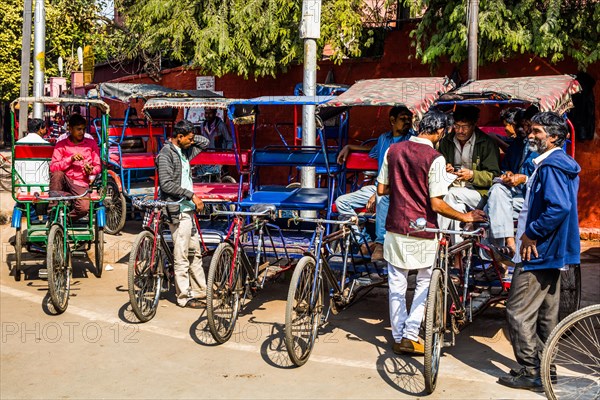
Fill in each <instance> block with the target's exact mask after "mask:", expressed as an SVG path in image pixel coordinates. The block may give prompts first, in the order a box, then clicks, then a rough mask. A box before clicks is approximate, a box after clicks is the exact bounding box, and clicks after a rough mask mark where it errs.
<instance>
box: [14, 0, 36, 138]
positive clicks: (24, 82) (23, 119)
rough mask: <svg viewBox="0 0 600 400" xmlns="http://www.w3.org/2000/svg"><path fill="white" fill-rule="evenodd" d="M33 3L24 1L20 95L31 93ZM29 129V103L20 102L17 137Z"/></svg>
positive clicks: (27, 0)
mask: <svg viewBox="0 0 600 400" xmlns="http://www.w3.org/2000/svg"><path fill="white" fill-rule="evenodd" d="M31 3H32V0H25V1H24V3H23V38H22V41H21V49H22V50H21V89H20V92H19V96H20V97H27V96H28V95H29V63H30V62H31V14H32V12H31ZM26 130H27V103H21V104H19V131H18V132H15V135H16V136H15V139H19V138H21V137H22V136H23V133H24V132H25V131H26Z"/></svg>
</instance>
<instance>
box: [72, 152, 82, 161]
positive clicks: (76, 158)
mask: <svg viewBox="0 0 600 400" xmlns="http://www.w3.org/2000/svg"><path fill="white" fill-rule="evenodd" d="M81 160H83V156H82V155H81V154H79V153H77V154H73V157H71V161H81Z"/></svg>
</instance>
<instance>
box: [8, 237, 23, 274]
mask: <svg viewBox="0 0 600 400" xmlns="http://www.w3.org/2000/svg"><path fill="white" fill-rule="evenodd" d="M22 261H23V232H21V228H18V229H17V230H16V231H15V266H14V267H13V268H12V271H11V272H12V274H13V277H14V278H15V282H19V281H20V280H21V274H22V271H21V262H22Z"/></svg>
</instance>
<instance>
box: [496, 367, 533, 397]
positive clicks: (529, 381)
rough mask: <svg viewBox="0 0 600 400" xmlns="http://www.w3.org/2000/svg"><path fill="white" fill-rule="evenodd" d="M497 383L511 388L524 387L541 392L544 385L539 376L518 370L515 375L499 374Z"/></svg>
mask: <svg viewBox="0 0 600 400" xmlns="http://www.w3.org/2000/svg"><path fill="white" fill-rule="evenodd" d="M498 383H499V384H501V385H504V386H508V387H509V388H513V389H526V390H531V391H532V392H543V391H544V387H543V386H542V381H541V379H540V377H539V376H531V375H526V374H522V373H521V372H518V375H517V376H511V375H507V376H501V377H500V378H498Z"/></svg>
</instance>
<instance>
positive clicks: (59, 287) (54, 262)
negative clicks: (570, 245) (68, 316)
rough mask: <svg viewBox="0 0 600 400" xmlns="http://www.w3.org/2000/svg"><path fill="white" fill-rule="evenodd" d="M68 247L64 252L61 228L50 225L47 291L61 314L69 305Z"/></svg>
mask: <svg viewBox="0 0 600 400" xmlns="http://www.w3.org/2000/svg"><path fill="white" fill-rule="evenodd" d="M69 252H70V250H69V247H68V244H67V245H66V250H65V233H64V231H63V228H62V226H60V225H58V224H54V225H52V227H51V228H50V233H49V234H48V245H47V249H46V268H47V270H48V291H49V292H50V300H51V301H52V305H53V306H54V309H55V310H56V312H57V313H59V314H62V313H63V312H65V310H66V309H67V306H68V304H69V293H70V291H71V267H70V257H69Z"/></svg>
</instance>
